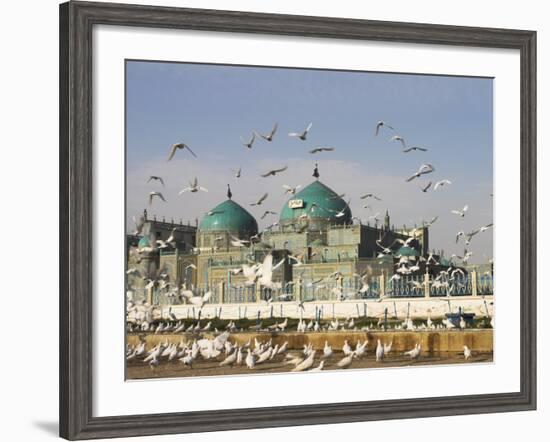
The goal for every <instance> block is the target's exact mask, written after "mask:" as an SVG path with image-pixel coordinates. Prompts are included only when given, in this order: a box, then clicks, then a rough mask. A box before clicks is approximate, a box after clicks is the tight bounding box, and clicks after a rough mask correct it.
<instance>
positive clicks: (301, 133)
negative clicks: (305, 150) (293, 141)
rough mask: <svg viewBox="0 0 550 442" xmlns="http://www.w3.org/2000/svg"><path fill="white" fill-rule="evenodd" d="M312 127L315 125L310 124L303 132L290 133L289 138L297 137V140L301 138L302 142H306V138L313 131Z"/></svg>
mask: <svg viewBox="0 0 550 442" xmlns="http://www.w3.org/2000/svg"><path fill="white" fill-rule="evenodd" d="M311 126H313V123H309V124H308V125H307V127H306V128H305V130H304V131H303V132H290V133H289V134H288V136H289V137H296V138H299V139H300V140H302V141H305V140H306V138H307V134H308V133H309V131H310V130H311Z"/></svg>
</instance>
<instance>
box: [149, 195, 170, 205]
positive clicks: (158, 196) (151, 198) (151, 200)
mask: <svg viewBox="0 0 550 442" xmlns="http://www.w3.org/2000/svg"><path fill="white" fill-rule="evenodd" d="M155 196H156V197H157V198H160V199H161V200H162V201H164V202H166V200H165V199H164V196H163V195H162V193H160V192H149V205H151V204H152V203H153V198H154V197H155Z"/></svg>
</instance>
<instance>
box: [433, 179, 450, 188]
mask: <svg viewBox="0 0 550 442" xmlns="http://www.w3.org/2000/svg"><path fill="white" fill-rule="evenodd" d="M446 184H452V183H451V182H450V181H449V180H441V181H438V182H437V183H435V185H434V190H437V189H438V188H439V187H443V186H444V185H446Z"/></svg>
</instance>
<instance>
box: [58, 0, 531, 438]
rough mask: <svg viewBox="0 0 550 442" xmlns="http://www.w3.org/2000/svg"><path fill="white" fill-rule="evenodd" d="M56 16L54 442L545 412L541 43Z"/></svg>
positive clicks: (339, 28)
mask: <svg viewBox="0 0 550 442" xmlns="http://www.w3.org/2000/svg"><path fill="white" fill-rule="evenodd" d="M60 23H61V30H60V54H61V57H60V140H61V141H60V196H61V204H60V219H61V221H60V254H61V255H60V261H61V290H60V312H61V315H60V316H61V324H60V350H61V351H60V354H61V360H60V384H61V389H60V434H61V436H62V437H64V438H67V439H70V440H75V439H90V438H100V437H117V436H118V437H122V436H138V435H153V434H167V433H186V432H202V431H220V430H229V429H246V428H261V427H280V426H290V425H307V424H321V423H337V422H354V421H367V420H378V419H396V418H413V417H427V416H441V415H451V414H474V413H489V412H503V411H515V410H530V409H534V408H535V407H536V359H535V357H536V352H535V348H536V336H535V330H536V326H535V325H536V324H535V318H536V314H535V313H536V287H535V268H536V266H535V263H536V238H535V231H536V229H535V227H536V205H535V200H536V189H535V183H536V159H535V158H536V149H535V147H536V146H535V135H536V127H535V123H536V118H535V115H536V88H535V78H536V57H535V48H536V46H535V42H536V34H535V32H532V31H519V30H508V29H482V28H468V27H456V26H442V25H425V24H415V23H390V22H377V21H368V20H355V19H336V18H326V17H305V16H287V15H274V14H257V13H244V12H228V11H214V10H197V9H180V8H163V7H148V6H137V5H121V4H107V3H101V4H99V3H88V2H69V3H65V4H62V5H61V7H60ZM497 293H498V295H497ZM497 297H498V301H497ZM450 379H452V382H450V381H449V380H450ZM213 394H216V401H212V400H211V398H212V395H213ZM159 395H161V396H162V397H163V398H165V399H166V400H162V401H156V400H154V398H156V397H159ZM182 398H185V400H183V401H182V400H181V399H182ZM214 403H215V405H213V404H214Z"/></svg>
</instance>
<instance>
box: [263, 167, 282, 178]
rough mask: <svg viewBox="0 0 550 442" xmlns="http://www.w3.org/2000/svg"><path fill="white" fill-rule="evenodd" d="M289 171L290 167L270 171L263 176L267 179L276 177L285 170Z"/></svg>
mask: <svg viewBox="0 0 550 442" xmlns="http://www.w3.org/2000/svg"><path fill="white" fill-rule="evenodd" d="M287 169H288V166H285V167H282V168H280V169H273V170H270V171H269V172H267V173H264V174H263V175H261V176H262V177H263V178H267V177H268V176H275V175H276V174H278V173H280V172H284V171H285V170H287Z"/></svg>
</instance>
